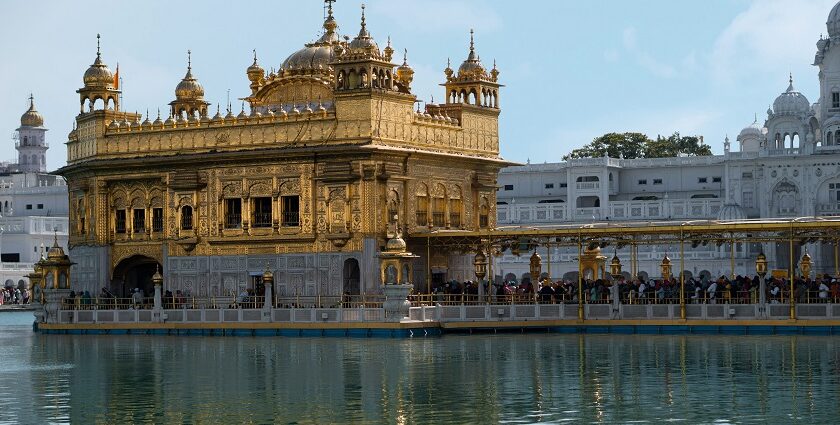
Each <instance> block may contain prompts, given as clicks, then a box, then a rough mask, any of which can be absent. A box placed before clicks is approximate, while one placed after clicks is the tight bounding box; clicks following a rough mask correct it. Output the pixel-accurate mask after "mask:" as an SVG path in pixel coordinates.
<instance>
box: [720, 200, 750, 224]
mask: <svg viewBox="0 0 840 425" xmlns="http://www.w3.org/2000/svg"><path fill="white" fill-rule="evenodd" d="M746 218H747V213H746V212H745V211H744V209H743V208H741V206H740V205H738V204H726V205H724V206H723V208H721V209H720V212H719V213H718V221H739V220H746Z"/></svg>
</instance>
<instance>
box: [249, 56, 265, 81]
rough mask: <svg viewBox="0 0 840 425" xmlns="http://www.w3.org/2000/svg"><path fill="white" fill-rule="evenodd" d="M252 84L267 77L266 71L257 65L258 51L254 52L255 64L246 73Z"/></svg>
mask: <svg viewBox="0 0 840 425" xmlns="http://www.w3.org/2000/svg"><path fill="white" fill-rule="evenodd" d="M245 73H246V74H248V80H249V81H251V82H255V81H260V80H261V79H262V78H263V77H264V76H265V70H264V69H263V68H262V67H261V66H260V65H259V64H258V63H257V51H256V50H254V63H252V64H251V66H249V67H248V69H247V70H246V71H245Z"/></svg>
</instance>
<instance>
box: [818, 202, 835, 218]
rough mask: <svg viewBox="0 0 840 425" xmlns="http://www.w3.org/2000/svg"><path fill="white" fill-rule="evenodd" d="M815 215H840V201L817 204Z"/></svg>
mask: <svg viewBox="0 0 840 425" xmlns="http://www.w3.org/2000/svg"><path fill="white" fill-rule="evenodd" d="M817 215H828V216H837V215H840V202H832V203H828V204H818V205H817Z"/></svg>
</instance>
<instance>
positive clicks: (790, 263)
mask: <svg viewBox="0 0 840 425" xmlns="http://www.w3.org/2000/svg"><path fill="white" fill-rule="evenodd" d="M788 249H789V250H790V256H789V257H788V267H789V268H790V270H789V273H788V281H789V282H788V286H789V289H790V294H789V296H788V298H790V320H796V301H795V300H794V298H795V296H794V294H795V292H796V291H795V276H794V261H795V260H794V258H793V223H792V222H791V224H790V235H789V237H788Z"/></svg>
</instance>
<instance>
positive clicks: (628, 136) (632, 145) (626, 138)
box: [563, 133, 651, 161]
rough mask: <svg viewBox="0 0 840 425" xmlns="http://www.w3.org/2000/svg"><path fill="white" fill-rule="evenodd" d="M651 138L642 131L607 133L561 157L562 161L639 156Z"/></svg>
mask: <svg viewBox="0 0 840 425" xmlns="http://www.w3.org/2000/svg"><path fill="white" fill-rule="evenodd" d="M650 141H651V140H650V139H649V138H648V137H647V136H645V135H644V134H642V133H607V134H605V135H603V136H600V137H596V138H595V139H593V140H592V142H590V143H589V144H587V145H585V146H583V147H582V148H578V149H575V150H573V151H572V152H570V153H569V154H568V155H566V156H564V157H563V160H564V161H567V160H569V159H570V158H601V157H604V156H609V157H611V158H618V157H620V156H623V157H624V158H641V157H642V155H643V153H644V147H645V146H646V145H647V143H649V142H650Z"/></svg>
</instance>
